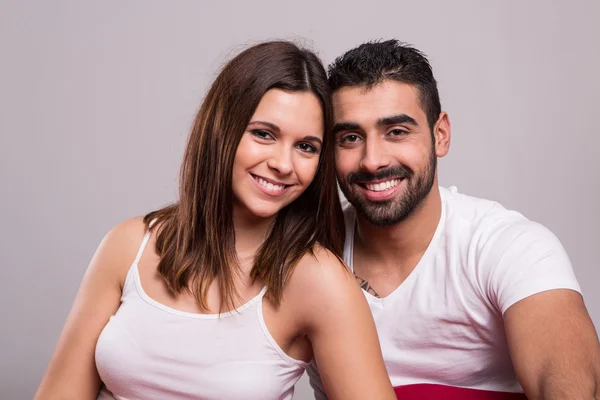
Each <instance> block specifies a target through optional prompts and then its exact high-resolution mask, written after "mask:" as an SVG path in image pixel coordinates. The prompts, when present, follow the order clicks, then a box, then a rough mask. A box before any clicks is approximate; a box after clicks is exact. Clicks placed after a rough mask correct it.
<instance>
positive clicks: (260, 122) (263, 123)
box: [248, 121, 280, 132]
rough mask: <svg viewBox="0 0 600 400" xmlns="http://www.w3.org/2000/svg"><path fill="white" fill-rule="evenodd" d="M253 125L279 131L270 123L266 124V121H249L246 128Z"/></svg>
mask: <svg viewBox="0 0 600 400" xmlns="http://www.w3.org/2000/svg"><path fill="white" fill-rule="evenodd" d="M254 124H260V125H264V126H268V127H269V128H271V129H273V130H274V131H276V132H279V131H280V129H279V127H278V126H277V125H275V124H273V123H271V122H267V121H251V122H250V123H249V124H248V126H250V125H254Z"/></svg>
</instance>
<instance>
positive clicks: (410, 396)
mask: <svg viewBox="0 0 600 400" xmlns="http://www.w3.org/2000/svg"><path fill="white" fill-rule="evenodd" d="M394 391H395V392H396V397H397V398H398V400H427V399H443V400H527V397H525V395H524V394H523V393H510V392H492V391H489V390H479V389H467V388H460V387H455V386H444V385H432V384H417V385H406V386H398V387H395V388H394Z"/></svg>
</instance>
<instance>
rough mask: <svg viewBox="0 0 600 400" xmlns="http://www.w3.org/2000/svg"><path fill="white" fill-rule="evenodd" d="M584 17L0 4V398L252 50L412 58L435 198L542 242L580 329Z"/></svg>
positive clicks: (587, 178) (306, 2)
mask: <svg viewBox="0 0 600 400" xmlns="http://www.w3.org/2000/svg"><path fill="white" fill-rule="evenodd" d="M599 17H600V2H598V1H596V0H589V1H576V0H571V1H568V2H567V1H548V0H529V1H521V0H512V1H503V2H491V1H479V0H472V1H469V0H454V1H444V0H440V1H397V0H395V1H387V2H380V1H374V0H371V1H324V0H318V1H314V0H303V1H294V2H292V1H281V0H279V1H258V0H255V1H225V0H221V1H211V2H209V1H200V0H197V1H190V0H187V1H185V0H178V1H166V0H165V1H157V0H104V1H82V0H70V1H67V0H54V1H42V0H39V1H24V0H21V1H18V0H14V1H13V0H11V1H7V0H0V61H1V62H0V184H1V185H0V187H1V190H2V196H1V197H0V234H1V236H0V246H1V248H0V250H1V251H0V266H1V279H0V302H1V303H0V304H1V308H0V313H1V314H0V317H1V318H0V335H1V336H0V338H1V341H0V398H2V399H7V400H19V399H30V398H31V397H32V396H33V393H34V392H35V389H36V388H37V385H38V384H39V381H40V379H41V376H42V374H43V372H44V370H45V368H46V366H47V363H48V361H49V359H50V356H51V353H52V351H53V348H54V346H55V344H56V341H57V338H58V336H59V333H60V330H61V328H62V326H63V323H64V321H65V318H66V316H67V313H68V311H69V309H70V306H71V303H72V301H73V299H74V296H75V294H76V291H77V288H78V285H79V283H80V281H81V278H82V276H83V273H84V271H85V269H86V267H87V264H88V262H89V260H90V258H91V256H92V254H93V253H94V251H95V248H96V246H97V245H98V243H99V242H100V240H101V239H102V237H103V235H104V234H105V233H106V232H107V231H108V230H109V229H110V228H111V227H112V226H114V225H115V224H117V223H118V222H120V221H122V220H124V219H127V218H130V217H132V216H136V215H141V214H145V213H146V212H148V211H151V210H154V209H157V208H159V207H161V206H163V205H166V204H167V203H169V202H171V201H173V200H174V199H175V196H176V191H177V174H178V170H179V165H180V160H181V155H182V151H183V147H184V144H185V139H186V136H187V134H188V131H189V128H190V125H191V121H192V118H193V116H194V114H195V112H196V110H197V108H198V105H199V103H200V101H201V100H202V97H203V94H204V92H205V90H206V88H207V86H208V85H209V84H210V83H211V81H212V79H213V78H214V77H215V76H216V72H217V70H218V68H219V67H220V66H221V65H222V64H223V63H224V62H225V61H226V60H227V59H229V58H230V57H231V56H232V55H233V54H235V53H237V52H238V51H239V50H241V49H242V48H243V47H245V46H247V45H249V44H252V43H255V42H257V41H259V40H264V39H274V38H284V39H294V40H298V41H300V42H301V43H304V44H306V45H307V46H309V47H311V48H312V49H315V50H317V51H318V52H319V54H320V56H321V57H322V58H323V60H324V61H325V62H327V63H329V62H331V61H332V60H333V59H334V58H335V57H336V56H337V55H339V54H341V53H342V52H344V51H345V50H348V49H350V48H351V47H354V46H356V45H358V44H360V43H362V42H364V41H367V40H370V39H378V38H398V39H400V40H403V41H407V42H409V43H412V44H413V45H415V46H416V47H417V48H419V49H421V50H423V51H424V52H425V53H426V54H427V55H428V56H429V59H430V60H431V63H432V65H433V67H434V73H435V75H436V77H437V79H438V82H439V88H440V94H441V99H442V105H443V108H444V110H446V111H448V112H449V113H450V118H451V121H452V132H453V137H452V146H451V152H450V154H449V155H448V156H447V157H446V158H444V159H443V160H442V161H441V163H440V177H441V183H442V184H443V185H446V186H449V185H456V186H458V188H459V190H460V191H462V192H465V193H467V194H471V195H475V196H479V197H484V198H489V199H493V200H497V201H499V202H500V203H502V204H503V205H504V206H505V207H507V208H512V209H516V210H518V211H520V212H521V213H523V214H524V215H525V216H527V217H529V218H530V219H533V220H536V221H538V222H541V223H542V224H544V225H546V226H547V227H549V228H550V229H551V230H552V231H553V232H554V233H555V234H556V235H557V236H558V237H559V238H560V239H561V241H562V243H563V244H564V246H565V248H566V249H567V251H568V253H569V255H570V257H571V261H572V263H573V266H574V268H575V272H576V274H577V277H578V279H579V281H580V283H581V286H582V289H583V292H584V296H585V299H586V304H587V307H588V309H589V312H590V314H591V316H592V318H593V320H594V322H595V324H596V327H599V326H600V291H599V290H598V282H599V280H600V271H599V267H598V256H597V254H598V248H599V247H600V244H599V242H598V239H599V234H598V223H599V222H600V212H599V211H598V209H599V208H598V205H599V200H600V192H599V189H598V186H599V182H600V173H599V168H598V166H597V162H598V159H599V156H600V151H599V147H600V139H599V132H598V129H597V126H598V118H599V105H600V101H599V100H600V99H599V93H600V73H599V71H600V43H599V41H600V40H599V39H600V24H598V23H597V21H598V18H599ZM349 351H350V350H349ZM296 398H297V399H300V400H302V399H312V392H311V391H310V389H309V387H308V385H307V381H306V379H305V378H303V380H302V381H301V382H300V384H299V386H298V387H297V391H296Z"/></svg>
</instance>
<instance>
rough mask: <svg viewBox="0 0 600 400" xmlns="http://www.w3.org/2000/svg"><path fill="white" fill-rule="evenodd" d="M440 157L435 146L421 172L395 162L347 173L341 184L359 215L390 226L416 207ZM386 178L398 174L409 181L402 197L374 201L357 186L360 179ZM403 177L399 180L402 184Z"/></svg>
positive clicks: (429, 183)
mask: <svg viewBox="0 0 600 400" xmlns="http://www.w3.org/2000/svg"><path fill="white" fill-rule="evenodd" d="M436 167H437V157H436V155H435V151H434V149H432V150H431V153H430V157H429V163H428V164H427V166H425V168H424V169H423V171H422V172H421V173H419V174H418V175H415V173H414V171H413V170H412V169H410V168H408V167H405V166H403V165H396V166H393V167H389V168H386V169H384V170H381V171H377V172H376V173H375V174H371V173H369V172H351V173H349V174H348V175H347V176H346V180H345V182H342V181H340V182H339V183H340V188H341V189H342V192H343V193H344V196H346V198H347V199H348V201H349V202H350V203H351V204H352V205H353V206H354V208H355V209H356V211H357V212H358V214H359V215H360V216H362V217H363V218H364V219H366V220H367V221H368V222H369V223H371V224H373V225H375V226H381V227H383V226H391V225H395V224H397V223H400V222H402V221H404V220H405V219H407V218H408V217H409V216H411V215H412V214H413V213H414V211H415V210H417V209H418V208H419V207H420V206H421V204H422V203H423V201H424V200H425V198H426V197H427V195H428V194H429V192H430V191H431V188H432V187H433V183H434V182H435V171H436ZM385 178H398V179H401V180H405V181H406V184H407V185H406V188H405V189H404V193H402V194H401V196H400V197H394V198H392V199H389V200H384V201H371V200H368V199H366V198H365V196H364V194H362V193H361V191H360V189H358V188H356V186H355V184H356V183H357V182H365V181H369V180H379V179H385ZM401 183H402V181H400V182H398V185H400V184H401Z"/></svg>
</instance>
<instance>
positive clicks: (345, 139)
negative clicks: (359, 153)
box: [340, 133, 360, 143]
mask: <svg viewBox="0 0 600 400" xmlns="http://www.w3.org/2000/svg"><path fill="white" fill-rule="evenodd" d="M359 140H360V137H359V136H358V135H355V134H352V133H351V134H349V135H346V136H343V137H342V138H341V139H340V143H356V142H358V141H359Z"/></svg>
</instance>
